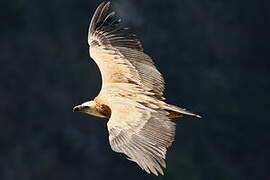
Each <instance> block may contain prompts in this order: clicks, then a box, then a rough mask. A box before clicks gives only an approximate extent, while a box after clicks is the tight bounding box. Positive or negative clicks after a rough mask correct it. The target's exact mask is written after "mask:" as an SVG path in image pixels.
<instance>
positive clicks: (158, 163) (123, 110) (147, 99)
mask: <svg viewBox="0 0 270 180" xmlns="http://www.w3.org/2000/svg"><path fill="white" fill-rule="evenodd" d="M109 6H110V3H109V2H108V3H101V4H100V5H99V6H98V8H97V9H96V11H95V13H94V16H93V18H92V20H91V23H90V27H89V32H88V43H89V52H90V56H91V57H92V58H93V60H94V61H95V63H96V64H97V65H98V67H99V69H100V72H101V76H102V88H101V91H100V93H99V94H98V96H97V97H96V98H95V99H94V100H93V101H88V102H85V103H82V104H81V105H78V106H75V107H74V109H73V111H75V112H84V113H87V114H90V115H94V116H98V117H102V118H107V119H109V121H108V123H107V127H108V131H109V142H110V145H111V148H112V149H113V150H114V151H116V152H120V153H124V154H126V155H127V156H128V159H129V160H131V161H134V162H136V163H137V164H138V165H139V166H140V167H141V168H142V169H143V170H145V171H146V172H148V173H153V174H155V175H158V174H162V175H163V169H162V168H165V167H166V164H165V161H164V160H165V157H166V151H167V148H168V147H169V146H171V144H172V142H173V141H174V136H175V123H174V122H172V121H171V118H177V117H182V116H184V115H189V116H195V117H200V116H199V115H196V114H194V113H192V112H190V111H187V110H185V109H183V108H180V107H177V106H174V105H171V104H167V103H166V102H164V100H165V98H164V97H163V91H164V79H163V77H162V75H161V74H160V72H159V71H158V70H157V69H156V67H155V65H154V62H153V60H152V59H151V58H150V57H149V56H148V55H147V54H146V53H145V52H144V51H143V48H142V45H141V42H140V41H139V40H138V39H137V38H136V37H135V36H134V35H132V34H129V33H127V32H126V28H122V27H120V26H119V24H120V20H119V19H117V18H116V17H115V12H110V11H109Z"/></svg>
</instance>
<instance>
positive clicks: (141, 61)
mask: <svg viewBox="0 0 270 180" xmlns="http://www.w3.org/2000/svg"><path fill="white" fill-rule="evenodd" d="M109 6H110V3H109V2H108V3H106V4H105V3H101V4H100V5H99V6H98V8H97V9H96V11H95V14H94V16H93V18H92V20H91V23H90V27H89V34H88V36H89V37H88V43H89V46H90V49H89V51H90V56H91V57H92V58H93V59H94V61H95V62H96V64H97V65H98V67H99V69H100V71H101V76H102V85H103V86H104V85H105V84H107V83H132V84H136V85H139V86H140V87H141V88H143V89H144V90H146V91H149V92H153V93H154V95H155V96H156V97H157V98H159V99H162V98H163V91H164V80H163V77H162V75H161V74H160V72H159V71H158V70H157V69H156V67H155V65H154V62H153V61H152V59H151V58H150V57H149V56H148V55H147V54H145V53H144V52H143V48H142V45H141V43H140V41H139V40H138V39H137V38H136V37H135V36H134V35H132V34H128V33H127V32H126V31H127V30H126V28H122V27H121V26H120V25H119V23H120V19H117V18H116V17H115V13H114V12H110V11H109Z"/></svg>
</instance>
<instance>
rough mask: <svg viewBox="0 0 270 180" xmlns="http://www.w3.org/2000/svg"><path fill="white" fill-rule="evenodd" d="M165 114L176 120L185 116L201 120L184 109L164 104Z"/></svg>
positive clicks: (198, 116)
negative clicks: (167, 113)
mask: <svg viewBox="0 0 270 180" xmlns="http://www.w3.org/2000/svg"><path fill="white" fill-rule="evenodd" d="M164 109H165V110H166V111H167V112H169V117H170V118H177V117H183V116H185V115H188V116H195V117H197V118H201V116H200V115H197V114H194V113H192V112H190V111H188V110H186V109H183V108H180V107H177V106H174V105H171V104H166V105H165V108H164Z"/></svg>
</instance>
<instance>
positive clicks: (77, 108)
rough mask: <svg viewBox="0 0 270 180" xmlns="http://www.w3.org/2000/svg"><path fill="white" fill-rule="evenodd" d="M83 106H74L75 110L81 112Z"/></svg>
mask: <svg viewBox="0 0 270 180" xmlns="http://www.w3.org/2000/svg"><path fill="white" fill-rule="evenodd" d="M81 109H82V108H81V106H80V105H78V106H75V107H74V108H73V112H80V111H81Z"/></svg>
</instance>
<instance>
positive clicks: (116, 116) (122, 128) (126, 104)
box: [107, 95, 175, 175]
mask: <svg viewBox="0 0 270 180" xmlns="http://www.w3.org/2000/svg"><path fill="white" fill-rule="evenodd" d="M120 102H121V103H120ZM107 103H108V104H109V106H110V108H111V110H112V115H111V118H110V120H109V121H108V123H107V126H108V131H109V134H110V136H109V140H110V145H111V147H112V149H113V150H114V151H116V152H120V153H124V154H126V155H127V156H128V159H129V160H131V161H134V162H136V163H137V164H138V165H139V166H140V167H141V168H142V169H143V170H145V171H146V172H148V173H150V172H151V173H153V174H155V175H158V174H163V170H162V168H165V167H166V163H165V161H164V159H165V157H166V151H167V148H168V147H169V146H170V145H171V144H172V142H173V140H174V136H175V124H174V123H173V122H172V121H171V120H170V119H169V118H168V117H167V114H166V112H165V111H164V110H162V109H152V108H151V105H149V106H148V105H147V104H148V103H150V102H145V103H143V104H142V103H139V102H138V101H134V100H131V99H128V98H126V97H119V96H118V97H116V96H114V95H113V96H110V97H109V98H108V99H107Z"/></svg>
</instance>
